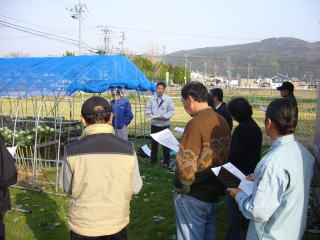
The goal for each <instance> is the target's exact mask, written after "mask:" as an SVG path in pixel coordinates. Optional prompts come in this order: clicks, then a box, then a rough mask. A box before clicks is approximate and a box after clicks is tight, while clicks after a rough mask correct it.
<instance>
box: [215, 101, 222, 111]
mask: <svg viewBox="0 0 320 240" xmlns="http://www.w3.org/2000/svg"><path fill="white" fill-rule="evenodd" d="M221 105H222V102H221V103H220V104H219V105H218V106H216V107H215V109H216V110H218V108H219V107H221Z"/></svg>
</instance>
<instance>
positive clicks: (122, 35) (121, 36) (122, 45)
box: [119, 31, 126, 55]
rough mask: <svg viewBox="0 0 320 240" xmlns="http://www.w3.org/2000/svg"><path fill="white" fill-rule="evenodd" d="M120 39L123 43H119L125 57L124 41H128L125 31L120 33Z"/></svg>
mask: <svg viewBox="0 0 320 240" xmlns="http://www.w3.org/2000/svg"><path fill="white" fill-rule="evenodd" d="M120 38H121V41H120V42H119V47H120V51H121V54H123V55H124V40H126V33H125V32H124V31H121V32H120Z"/></svg>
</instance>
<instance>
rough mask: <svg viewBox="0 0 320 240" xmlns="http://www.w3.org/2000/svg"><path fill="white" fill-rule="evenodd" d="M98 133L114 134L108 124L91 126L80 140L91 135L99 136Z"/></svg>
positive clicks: (85, 130)
mask: <svg viewBox="0 0 320 240" xmlns="http://www.w3.org/2000/svg"><path fill="white" fill-rule="evenodd" d="M99 133H112V134H114V130H113V127H112V126H111V125H110V124H108V123H102V124H92V125H89V126H87V127H86V128H85V129H84V131H83V133H82V136H81V138H83V137H86V136H88V135H91V134H99Z"/></svg>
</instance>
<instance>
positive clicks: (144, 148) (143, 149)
mask: <svg viewBox="0 0 320 240" xmlns="http://www.w3.org/2000/svg"><path fill="white" fill-rule="evenodd" d="M141 149H142V151H144V153H145V154H147V156H148V157H151V150H150V148H149V147H148V146H147V144H145V145H143V146H142V147H141Z"/></svg>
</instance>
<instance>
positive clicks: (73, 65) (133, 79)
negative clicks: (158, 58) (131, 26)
mask: <svg viewBox="0 0 320 240" xmlns="http://www.w3.org/2000/svg"><path fill="white" fill-rule="evenodd" d="M115 87H120V88H125V89H135V90H139V91H147V90H150V91H154V90H155V84H154V83H152V82H150V81H149V80H148V79H147V78H146V77H145V76H144V74H143V73H142V72H141V71H140V70H139V69H138V68H137V67H136V66H135V65H134V64H133V63H132V62H131V61H130V60H129V59H127V58H126V57H124V56H122V55H112V56H105V55H94V56H67V57H59V58H52V57H48V58H0V96H16V97H30V96H65V95H72V94H74V93H75V92H77V91H83V92H87V93H101V92H104V91H107V90H108V89H111V88H115Z"/></svg>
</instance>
